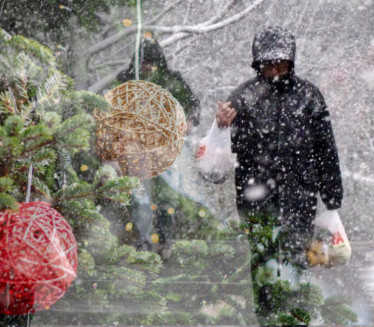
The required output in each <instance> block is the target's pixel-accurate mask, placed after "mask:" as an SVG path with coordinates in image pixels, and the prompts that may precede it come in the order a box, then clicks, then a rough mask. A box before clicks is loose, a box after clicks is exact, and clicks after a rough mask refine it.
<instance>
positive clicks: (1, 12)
mask: <svg viewBox="0 0 374 327" xmlns="http://www.w3.org/2000/svg"><path fill="white" fill-rule="evenodd" d="M5 1H6V0H3V3H2V4H1V9H0V17H1V15H2V14H3V8H4V5H5Z"/></svg>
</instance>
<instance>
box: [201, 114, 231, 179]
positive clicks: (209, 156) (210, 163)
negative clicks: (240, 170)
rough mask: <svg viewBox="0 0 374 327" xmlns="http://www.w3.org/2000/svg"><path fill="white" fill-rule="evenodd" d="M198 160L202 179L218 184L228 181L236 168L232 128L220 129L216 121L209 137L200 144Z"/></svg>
mask: <svg viewBox="0 0 374 327" xmlns="http://www.w3.org/2000/svg"><path fill="white" fill-rule="evenodd" d="M196 160H197V170H198V172H199V174H200V176H201V177H202V178H204V179H205V180H207V181H209V182H212V183H216V184H219V183H223V182H224V181H226V179H227V177H228V175H229V173H230V171H231V169H232V168H233V166H234V155H233V154H232V152H231V136H230V127H225V128H222V129H220V128H218V125H217V121H216V119H214V122H213V124H212V127H211V128H210V130H209V133H208V135H207V136H205V137H204V138H203V139H202V140H201V141H200V142H199V146H198V150H197V153H196Z"/></svg>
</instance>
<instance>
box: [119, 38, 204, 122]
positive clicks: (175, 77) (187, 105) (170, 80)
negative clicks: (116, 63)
mask: <svg viewBox="0 0 374 327" xmlns="http://www.w3.org/2000/svg"><path fill="white" fill-rule="evenodd" d="M139 59H140V60H139V61H140V63H139V68H141V66H142V63H143V62H146V63H148V64H150V65H152V66H153V67H152V69H153V71H151V72H149V73H147V72H143V71H141V70H140V72H139V75H140V76H139V77H140V79H142V80H147V81H149V82H153V83H155V84H157V85H160V86H161V87H163V88H164V89H166V90H168V91H169V92H170V93H171V94H172V95H173V96H174V97H175V98H176V99H177V100H178V102H179V103H180V105H181V106H182V107H183V109H184V113H185V115H186V119H188V120H190V121H191V122H192V123H193V125H198V124H199V119H200V102H199V100H198V99H197V98H196V97H195V95H194V94H193V93H192V90H191V88H190V87H189V86H188V84H187V83H186V82H185V81H184V79H183V78H182V76H181V74H180V73H179V72H175V71H171V70H169V69H168V67H167V62H166V58H165V55H164V53H163V51H162V48H161V46H160V45H159V44H158V42H157V41H156V40H154V39H145V40H143V41H142V42H141V45H140V58H139ZM134 79H135V54H134V55H133V57H132V59H131V62H130V65H129V68H128V69H126V70H123V71H121V72H120V73H119V74H118V75H117V80H118V81H120V82H126V81H129V80H134Z"/></svg>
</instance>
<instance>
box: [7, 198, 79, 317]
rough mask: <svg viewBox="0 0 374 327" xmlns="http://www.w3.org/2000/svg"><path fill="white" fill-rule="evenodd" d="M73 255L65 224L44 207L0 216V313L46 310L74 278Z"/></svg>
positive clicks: (29, 207)
mask: <svg viewBox="0 0 374 327" xmlns="http://www.w3.org/2000/svg"><path fill="white" fill-rule="evenodd" d="M77 250H78V249H77V242H76V241H75V238H74V235H73V232H72V230H71V227H70V225H69V224H68V222H67V221H66V220H65V218H64V217H63V216H62V215H60V213H59V212H58V211H56V210H55V209H53V208H52V207H51V206H50V205H49V204H48V203H45V202H31V203H21V204H20V207H19V210H18V211H14V210H5V211H2V212H0V313H5V314H7V315H18V314H25V313H29V312H34V311H40V310H44V309H49V307H50V306H51V305H52V304H54V303H55V302H56V301H57V300H58V299H60V298H61V297H62V296H63V295H64V293H65V291H66V290H67V289H68V288H69V286H70V284H71V283H72V282H73V280H74V279H75V277H76V272H77V267H78V253H77Z"/></svg>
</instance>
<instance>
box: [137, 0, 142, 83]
mask: <svg viewBox="0 0 374 327" xmlns="http://www.w3.org/2000/svg"><path fill="white" fill-rule="evenodd" d="M141 10H142V3H141V0H137V1H136V11H137V16H138V17H137V19H138V29H137V33H136V44H135V79H136V80H137V81H138V80H139V49H140V39H141V32H142V12H141Z"/></svg>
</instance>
